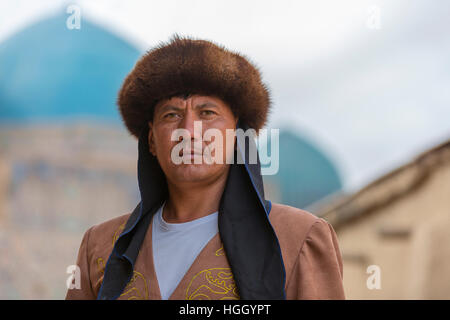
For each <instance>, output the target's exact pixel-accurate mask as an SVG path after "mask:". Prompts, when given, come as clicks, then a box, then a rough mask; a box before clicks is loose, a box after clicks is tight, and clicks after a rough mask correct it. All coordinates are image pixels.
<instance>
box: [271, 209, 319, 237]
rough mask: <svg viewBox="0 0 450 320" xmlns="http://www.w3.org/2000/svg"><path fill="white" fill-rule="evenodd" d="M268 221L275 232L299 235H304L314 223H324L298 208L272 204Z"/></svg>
mask: <svg viewBox="0 0 450 320" xmlns="http://www.w3.org/2000/svg"><path fill="white" fill-rule="evenodd" d="M269 220H270V223H271V224H272V226H273V227H274V229H275V232H277V229H278V230H279V231H280V232H283V233H285V232H288V233H291V232H293V233H294V234H297V235H300V234H305V233H307V231H308V230H309V229H310V228H311V226H312V225H313V224H314V223H316V222H322V221H324V220H323V219H322V218H320V217H317V216H315V215H314V214H312V213H310V212H308V211H306V210H302V209H299V208H295V207H291V206H288V205H284V204H280V203H272V208H271V210H270V213H269Z"/></svg>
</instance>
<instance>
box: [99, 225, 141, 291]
mask: <svg viewBox="0 0 450 320" xmlns="http://www.w3.org/2000/svg"><path fill="white" fill-rule="evenodd" d="M125 224H126V222H124V223H122V224H121V225H120V226H119V228H117V230H116V232H114V235H113V242H112V245H113V247H114V244H115V243H116V241H117V239H118V238H119V236H120V234H121V233H122V231H123V229H124V228H125ZM105 267H106V265H105V260H104V259H103V258H98V259H97V270H98V271H99V272H100V273H103V274H104V273H105ZM100 281H103V276H101V277H100V279H99V282H100ZM139 284H141V286H139ZM142 284H143V287H144V291H143V292H142V291H141V290H140V289H139V288H138V287H142ZM120 296H121V297H127V299H128V300H144V299H148V286H147V280H146V279H145V277H144V275H143V274H142V273H140V272H137V271H133V276H132V277H131V280H130V282H128V284H127V285H126V287H125V289H124V291H123V293H122V294H121V295H120Z"/></svg>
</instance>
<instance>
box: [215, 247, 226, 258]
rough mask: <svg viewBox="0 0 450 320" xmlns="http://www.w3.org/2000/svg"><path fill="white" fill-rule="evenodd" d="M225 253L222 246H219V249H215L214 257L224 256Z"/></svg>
mask: <svg viewBox="0 0 450 320" xmlns="http://www.w3.org/2000/svg"><path fill="white" fill-rule="evenodd" d="M224 255H225V253H224V252H223V246H222V247H220V249H218V250H216V257H218V256H224Z"/></svg>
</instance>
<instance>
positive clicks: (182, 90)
mask: <svg viewBox="0 0 450 320" xmlns="http://www.w3.org/2000/svg"><path fill="white" fill-rule="evenodd" d="M180 94H202V95H213V96H217V97H219V98H221V99H222V100H223V101H225V102H226V103H227V104H228V105H229V106H230V108H231V110H232V111H233V113H234V115H235V116H236V117H238V118H239V119H240V120H241V121H243V122H245V123H246V124H247V125H248V126H249V127H250V128H253V129H255V130H256V131H257V132H258V131H259V129H261V128H262V127H263V126H264V125H265V123H266V121H267V116H268V112H269V109H270V105H271V101H270V94H269V90H268V88H267V86H266V85H265V84H264V83H263V82H262V80H261V75H260V72H259V71H258V68H257V67H256V66H255V65H254V64H252V63H251V62H250V61H249V59H248V58H246V57H244V56H243V55H241V54H238V53H235V52H231V51H229V50H227V49H226V48H224V47H222V46H220V45H217V44H215V43H213V42H211V41H207V40H199V39H193V38H188V37H180V36H178V35H176V34H175V35H174V36H173V37H172V38H171V40H170V41H169V42H168V43H161V44H159V45H158V46H156V47H155V48H153V49H152V50H150V51H148V52H147V53H146V54H145V55H144V56H142V57H141V58H140V59H139V61H138V62H137V63H136V65H135V67H134V69H133V70H132V71H131V73H130V74H129V75H128V76H127V77H126V79H125V81H124V82H123V85H122V87H121V89H120V91H119V97H118V105H119V110H120V113H121V116H122V119H123V121H124V123H125V125H126V127H127V128H128V130H129V131H130V133H131V134H133V135H134V136H135V137H139V134H140V132H141V130H142V128H143V126H145V125H146V122H148V121H149V120H151V118H152V115H153V109H154V107H155V104H156V103H157V102H158V101H159V100H162V99H166V98H170V97H172V96H175V95H180Z"/></svg>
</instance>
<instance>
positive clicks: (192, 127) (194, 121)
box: [179, 110, 202, 140]
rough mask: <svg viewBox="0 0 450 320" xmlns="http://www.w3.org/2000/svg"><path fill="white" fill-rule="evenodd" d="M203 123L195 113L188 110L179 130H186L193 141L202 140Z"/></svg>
mask: <svg viewBox="0 0 450 320" xmlns="http://www.w3.org/2000/svg"><path fill="white" fill-rule="evenodd" d="M201 126H202V123H201V120H199V119H198V118H197V117H196V115H195V113H194V112H192V111H191V110H187V111H186V113H185V114H184V117H183V119H182V120H181V121H180V124H179V128H181V129H185V130H187V131H188V132H189V134H190V137H191V140H197V139H201V133H202V129H201ZM196 127H197V129H196Z"/></svg>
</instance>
